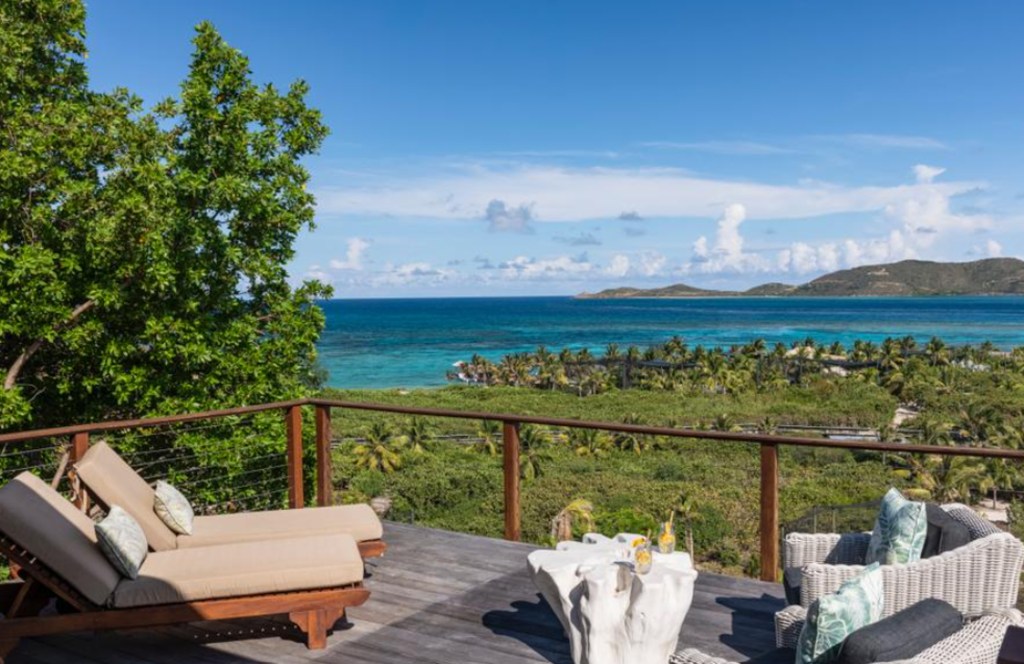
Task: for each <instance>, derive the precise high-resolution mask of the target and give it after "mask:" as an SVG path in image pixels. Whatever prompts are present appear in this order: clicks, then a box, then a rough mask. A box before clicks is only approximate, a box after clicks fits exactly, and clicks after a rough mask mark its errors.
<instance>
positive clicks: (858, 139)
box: [817, 134, 949, 150]
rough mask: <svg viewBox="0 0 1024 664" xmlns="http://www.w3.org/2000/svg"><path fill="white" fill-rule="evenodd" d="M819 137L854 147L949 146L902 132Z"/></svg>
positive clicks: (945, 147)
mask: <svg viewBox="0 0 1024 664" xmlns="http://www.w3.org/2000/svg"><path fill="white" fill-rule="evenodd" d="M817 138H819V139H821V140H825V141H829V142H833V143H842V144H844V145H850V146H853V147H862V148H882V149H906V150H948V149H949V146H948V145H946V144H945V143H943V142H942V141H940V140H937V139H934V138H930V137H928V136H907V135H901V134H833V135H824V136H818V137H817Z"/></svg>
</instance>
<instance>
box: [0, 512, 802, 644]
mask: <svg viewBox="0 0 1024 664" xmlns="http://www.w3.org/2000/svg"><path fill="white" fill-rule="evenodd" d="M385 537H386V539H387V540H388V542H389V544H390V549H389V551H388V554H387V556H385V557H384V558H383V559H380V560H374V561H371V562H370V563H369V564H368V567H367V570H368V573H369V578H368V580H367V585H368V587H369V588H370V589H371V591H372V592H373V594H372V595H371V597H370V601H369V602H368V603H367V604H366V605H365V606H362V607H359V608H357V609H352V610H351V611H350V614H349V618H350V620H351V622H350V623H339V625H338V629H337V630H336V631H335V633H334V635H333V636H331V637H330V639H329V640H328V649H327V650H321V651H309V650H306V648H305V647H304V646H303V645H302V644H301V643H300V642H299V640H298V634H297V633H296V631H295V629H294V628H293V627H292V626H291V625H289V624H287V623H285V622H283V621H282V620H268V619H262V620H239V621H233V622H228V623H195V624H192V625H185V626H180V627H174V628H165V629H159V630H135V631H130V632H128V631H126V632H115V633H101V634H75V635H69V636H60V637H49V638H45V639H33V640H30V641H27V642H25V643H24V644H22V645H21V646H20V647H19V648H18V649H17V650H16V651H15V652H14V653H13V654H12V656H11V657H10V658H9V662H11V664H60V663H62V662H70V661H80V662H85V663H87V664H99V663H102V664H178V663H179V662H198V663H202V664H249V663H252V662H274V663H275V664H276V663H281V664H305V663H307V662H322V663H324V664H385V663H388V662H411V663H413V664H449V663H451V662H459V663H460V664H528V663H533V662H542V663H543V662H547V663H548V664H568V663H569V662H570V659H569V647H568V642H567V641H566V639H565V637H564V635H563V634H562V630H561V627H560V626H559V625H558V621H557V620H556V619H555V617H554V614H552V613H551V611H550V609H549V608H548V607H547V605H546V604H544V602H543V600H541V599H540V597H539V595H538V594H537V592H536V591H535V590H534V588H533V585H532V584H531V583H530V580H529V577H528V575H527V573H526V564H525V561H526V554H527V553H529V552H530V551H531V550H532V549H533V548H534V547H532V546H530V545H526V544H517V543H513V542H504V541H501V540H494V539H488V538H483V537H475V536H472V535H463V534H458V533H449V532H445V531H440V530H431V529H427V528H420V527H416V526H409V525H404V524H393V523H389V524H387V526H386V533H385ZM781 597H782V591H781V587H780V586H778V585H776V584H770V583H763V582H761V581H754V580H750V579H734V578H730V577H724V576H717V575H713V574H707V573H705V574H701V576H700V577H699V579H698V581H697V588H696V592H695V593H694V601H693V606H692V608H691V609H690V613H689V614H688V615H687V618H686V622H685V624H684V625H683V631H682V637H681V640H680V649H682V648H686V647H698V648H701V649H702V650H705V651H706V652H708V653H711V654H716V655H720V656H726V657H731V658H736V659H740V660H743V659H745V658H747V657H750V656H752V655H757V654H759V653H761V652H764V651H766V650H770V649H771V648H772V646H773V643H774V633H773V627H772V614H773V613H774V612H775V611H777V610H778V609H779V608H781V607H782V605H783V602H782V599H781Z"/></svg>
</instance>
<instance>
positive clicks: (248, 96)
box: [0, 0, 330, 428]
mask: <svg viewBox="0 0 1024 664" xmlns="http://www.w3.org/2000/svg"><path fill="white" fill-rule="evenodd" d="M84 29H85V11H84V9H83V7H82V4H81V3H80V2H76V1H74V0H71V1H68V0H0V174H2V176H0V427H19V428H28V427H36V426H45V425H48V424H66V423H68V422H69V421H72V420H74V421H83V420H86V421H87V420H98V419H109V418H113V417H121V416H131V415H146V414H155V413H166V412H178V411H184V410H196V409H201V408H207V407H213V406H219V405H237V404H244V403H253V402H260V401H273V400H275V399H281V398H288V397H293V396H298V395H300V394H302V393H303V392H304V391H305V390H306V389H307V387H308V385H309V384H310V381H311V380H312V378H313V377H314V376H315V375H316V373H317V372H316V364H315V358H316V355H315V342H316V340H317V338H318V336H319V333H320V331H321V328H322V326H323V314H322V312H321V311H320V310H319V309H318V308H317V307H316V306H315V305H314V302H315V300H316V299H317V298H321V297H325V296H327V295H328V294H329V292H330V291H329V289H328V288H327V287H325V286H324V285H323V284H320V283H318V282H315V281H307V282H305V283H304V284H302V285H301V286H298V287H292V286H291V285H290V284H289V281H288V274H287V272H286V270H285V264H286V263H287V262H288V261H289V260H290V259H291V257H292V255H293V244H294V241H295V238H296V236H297V234H298V233H299V232H300V231H301V230H303V229H304V228H308V227H310V226H311V223H312V219H313V212H314V206H313V203H314V200H313V197H312V195H311V194H310V193H308V192H307V190H306V184H307V181H308V179H309V175H308V173H307V171H306V169H305V168H304V167H303V166H302V164H301V159H302V158H303V157H304V156H306V155H308V154H310V153H313V152H315V151H316V150H317V149H318V147H319V146H320V144H321V142H322V141H323V139H324V138H325V136H326V135H327V128H326V127H325V126H324V125H323V123H322V122H321V116H320V113H319V112H318V111H316V110H313V109H310V108H309V107H308V106H307V105H306V102H305V96H306V93H307V86H306V84H305V83H303V82H301V81H298V82H296V83H294V84H292V85H291V86H290V87H289V88H288V90H287V91H279V90H278V89H277V88H275V87H274V86H272V85H266V86H259V85H257V84H256V83H254V82H253V81H252V80H251V75H250V74H251V72H250V69H249V62H248V60H247V59H246V57H245V56H244V55H242V54H241V53H240V52H239V51H237V50H235V49H233V48H231V47H230V46H228V44H226V43H225V42H224V40H223V39H222V38H221V37H220V35H219V34H218V33H217V32H216V30H215V29H214V28H213V26H211V25H210V24H208V23H204V24H201V25H199V26H198V27H197V28H196V37H195V39H194V51H193V55H192V60H191V64H190V67H189V72H188V75H187V76H186V78H185V80H184V82H183V83H182V85H181V92H180V95H179V96H178V98H174V99H167V100H164V101H162V102H160V103H159V104H158V105H157V106H156V107H155V108H154V109H153V110H152V111H146V110H145V109H144V108H143V105H142V102H141V100H139V99H138V98H137V97H135V96H134V95H132V94H131V93H129V92H128V91H125V90H115V91H113V92H108V93H104V92H95V91H93V90H90V88H89V86H88V80H87V75H86V69H85V60H84V59H85V55H86V51H85V35H84Z"/></svg>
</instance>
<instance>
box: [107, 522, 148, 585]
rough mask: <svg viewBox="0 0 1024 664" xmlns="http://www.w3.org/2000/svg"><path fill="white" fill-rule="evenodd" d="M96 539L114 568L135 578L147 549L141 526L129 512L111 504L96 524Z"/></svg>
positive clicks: (144, 558)
mask: <svg viewBox="0 0 1024 664" xmlns="http://www.w3.org/2000/svg"><path fill="white" fill-rule="evenodd" d="M96 539H97V540H98V541H99V545H100V550H101V551H103V555H105V556H106V557H107V560H109V561H110V564H111V565H113V566H114V567H115V568H116V569H117V571H118V572H120V573H121V574H122V575H124V576H126V577H128V578H129V579H136V578H138V576H139V568H140V567H142V563H143V561H145V560H146V554H147V553H149V543H148V542H146V534H145V533H144V532H142V526H140V525H139V522H138V521H136V520H135V519H133V518H132V515H131V514H128V512H125V511H124V510H123V509H121V508H120V507H118V506H117V505H111V506H110V511H109V512H107V516H106V517H104V519H103V520H102V521H100V522H99V523H97V524H96Z"/></svg>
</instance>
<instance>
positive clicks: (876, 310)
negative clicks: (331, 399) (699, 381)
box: [319, 296, 1024, 388]
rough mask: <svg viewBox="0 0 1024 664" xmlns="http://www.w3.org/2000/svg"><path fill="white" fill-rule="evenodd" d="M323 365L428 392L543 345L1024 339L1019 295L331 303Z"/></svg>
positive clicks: (337, 375) (351, 377) (338, 374)
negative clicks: (464, 370)
mask: <svg viewBox="0 0 1024 664" xmlns="http://www.w3.org/2000/svg"><path fill="white" fill-rule="evenodd" d="M321 306H322V307H323V309H324V313H325V314H326V316H327V325H326V328H325V329H324V333H323V335H322V336H321V338H320V343H319V351H320V361H321V364H322V365H323V367H324V368H325V369H327V371H328V376H329V378H328V385H330V386H331V387H340V388H388V387H410V388H411V387H428V386H437V385H444V384H446V382H447V381H446V380H445V372H446V371H448V370H449V369H450V368H451V367H452V364H453V363H454V362H456V361H458V360H468V359H469V358H470V356H471V355H473V354H474V353H479V354H480V355H483V356H485V357H487V358H489V359H492V360H499V359H500V358H501V356H502V355H505V354H506V353H512V352H522V351H532V350H533V349H535V348H536V347H537V346H539V345H542V344H543V345H545V346H547V347H548V348H549V349H551V350H554V351H557V350H559V349H561V348H563V347H565V346H568V347H570V348H572V349H574V350H579V349H581V348H584V347H586V348H588V349H590V350H591V351H592V352H595V353H600V352H602V351H603V349H604V347H605V346H606V345H607V344H608V343H610V342H615V343H617V344H619V346H620V347H621V348H623V349H625V348H626V347H627V346H629V345H631V344H636V345H638V346H641V347H643V346H646V345H650V344H653V343H661V342H663V341H665V340H667V339H668V338H670V337H671V336H673V335H679V336H681V337H682V338H683V339H684V340H685V341H686V343H688V344H690V345H691V346H695V345H697V344H704V345H708V346H715V345H720V346H729V345H732V344H742V343H746V342H748V341H750V340H751V339H755V338H758V337H762V338H764V339H765V340H767V341H768V343H770V344H774V343H775V342H778V341H781V342H783V343H785V344H787V345H788V344H790V343H792V342H794V341H799V340H803V339H805V338H807V337H812V338H814V339H815V340H816V341H818V342H821V343H832V342H833V341H840V342H842V343H844V344H846V345H849V344H851V343H852V342H853V341H854V340H855V339H865V340H871V341H875V342H880V341H882V340H883V339H885V338H886V337H889V336H893V337H903V336H906V335H912V336H914V337H916V338H917V339H919V340H921V341H927V340H928V339H930V338H931V337H932V336H938V337H941V338H942V339H943V340H944V341H946V342H947V343H949V344H952V345H960V344H968V343H981V342H984V341H991V342H992V343H994V344H995V345H996V346H997V347H999V348H1011V347H1014V346H1018V345H1024V297H1018V296H997V297H963V296H960V297H927V298H737V297H726V298H697V299H676V300H666V299H632V300H576V299H573V298H570V297H516V298H436V299H387V300H330V301H326V302H322V303H321Z"/></svg>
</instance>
